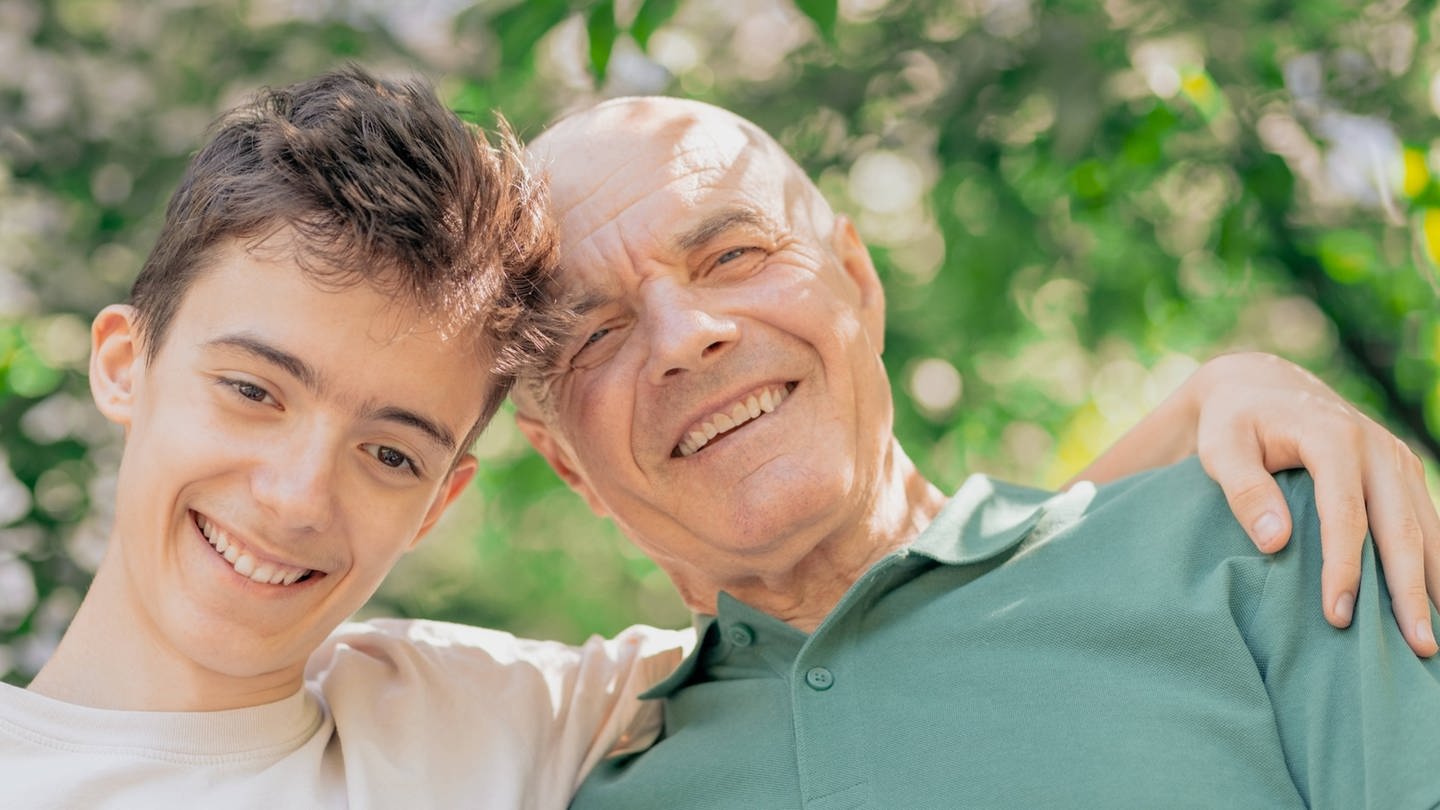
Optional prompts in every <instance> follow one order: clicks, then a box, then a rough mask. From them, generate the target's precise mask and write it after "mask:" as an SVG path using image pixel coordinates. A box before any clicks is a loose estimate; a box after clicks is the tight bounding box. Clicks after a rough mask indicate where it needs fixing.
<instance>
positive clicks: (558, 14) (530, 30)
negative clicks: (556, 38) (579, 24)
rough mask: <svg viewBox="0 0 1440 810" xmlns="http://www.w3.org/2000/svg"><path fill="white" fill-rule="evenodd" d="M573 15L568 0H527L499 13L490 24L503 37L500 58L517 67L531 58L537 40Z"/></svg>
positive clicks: (502, 61)
mask: <svg viewBox="0 0 1440 810" xmlns="http://www.w3.org/2000/svg"><path fill="white" fill-rule="evenodd" d="M569 15H570V4H569V3H567V2H565V0H534V1H533V2H532V0H527V1H526V2H523V3H519V4H517V5H514V6H512V7H510V8H508V9H506V10H505V11H503V12H501V13H500V14H497V15H495V17H494V18H493V19H492V20H491V22H490V25H491V27H492V29H493V30H494V32H495V36H497V37H499V39H500V61H501V64H502V65H505V66H506V67H513V66H515V65H520V64H523V63H525V62H528V61H530V60H531V59H532V58H533V57H534V55H535V43H537V42H539V41H540V38H541V37H543V36H545V35H546V34H547V33H549V32H550V29H552V28H554V27H555V26H557V25H559V24H560V23H561V22H562V21H564V19H565V18H566V17H568V16H569Z"/></svg>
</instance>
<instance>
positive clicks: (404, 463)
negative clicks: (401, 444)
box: [365, 444, 419, 475]
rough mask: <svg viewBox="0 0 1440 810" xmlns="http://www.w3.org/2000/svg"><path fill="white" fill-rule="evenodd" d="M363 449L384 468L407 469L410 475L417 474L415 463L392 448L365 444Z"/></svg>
mask: <svg viewBox="0 0 1440 810" xmlns="http://www.w3.org/2000/svg"><path fill="white" fill-rule="evenodd" d="M365 449H366V450H367V451H369V453H370V455H372V456H374V457H375V460H376V461H379V462H380V463H381V464H384V465H385V466H386V467H390V468H393V469H397V470H404V469H408V470H410V472H412V473H415V474H417V475H418V474H419V470H418V469H417V468H416V466H415V462H413V461H411V460H410V457H409V456H407V455H405V454H404V453H402V452H400V451H399V450H396V449H395V448H393V447H388V446H386V445H383V444H367V445H365Z"/></svg>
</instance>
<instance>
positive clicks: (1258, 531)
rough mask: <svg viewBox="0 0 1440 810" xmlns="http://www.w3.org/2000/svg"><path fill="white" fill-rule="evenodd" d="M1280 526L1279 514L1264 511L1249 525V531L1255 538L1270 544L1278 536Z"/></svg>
mask: <svg viewBox="0 0 1440 810" xmlns="http://www.w3.org/2000/svg"><path fill="white" fill-rule="evenodd" d="M1280 527H1281V523H1280V516H1279V515H1277V514H1275V513H1274V512H1266V513H1265V514H1263V515H1261V516H1260V517H1259V519H1257V520H1256V521H1255V523H1254V524H1253V525H1252V526H1251V527H1250V533H1251V534H1252V535H1254V537H1255V539H1256V540H1259V541H1260V542H1261V543H1264V544H1265V545H1266V546H1270V545H1274V543H1275V541H1276V540H1278V539H1279V538H1280Z"/></svg>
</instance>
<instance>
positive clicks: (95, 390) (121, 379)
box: [90, 304, 145, 429]
mask: <svg viewBox="0 0 1440 810" xmlns="http://www.w3.org/2000/svg"><path fill="white" fill-rule="evenodd" d="M144 364H145V357H144V352H143V351H142V350H141V348H140V335H139V330H138V327H137V326H136V320H135V308H134V307H131V306H127V305H125V304H111V305H110V306H108V307H105V308H104V309H102V310H100V314H99V315H96V316H95V320H94V321H92V322H91V323H90V396H91V397H93V398H94V399H95V407H96V408H99V409H100V413H102V414H104V415H105V418H106V419H109V420H110V421H111V422H114V423H115V424H117V425H120V426H122V427H124V428H127V429H128V428H129V427H130V418H131V415H132V406H133V405H134V396H135V385H136V381H137V379H138V378H139V377H140V376H141V375H143V374H144V373H145V369H144Z"/></svg>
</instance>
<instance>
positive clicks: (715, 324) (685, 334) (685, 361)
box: [645, 286, 740, 385]
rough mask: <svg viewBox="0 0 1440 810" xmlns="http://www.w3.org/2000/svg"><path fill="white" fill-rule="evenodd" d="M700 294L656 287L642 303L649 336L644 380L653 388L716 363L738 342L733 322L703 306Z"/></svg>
mask: <svg viewBox="0 0 1440 810" xmlns="http://www.w3.org/2000/svg"><path fill="white" fill-rule="evenodd" d="M703 298H704V294H703V293H697V292H695V291H692V290H688V289H685V288H682V287H678V286H669V287H659V288H657V289H654V290H652V291H651V294H650V295H648V296H647V300H646V301H645V308H646V320H647V321H648V322H649V323H648V324H647V327H648V329H649V331H650V335H651V338H650V339H651V347H650V357H649V360H648V361H647V364H646V373H645V376H646V378H647V379H648V380H649V381H650V382H651V383H652V384H655V385H659V384H662V383H664V382H665V381H666V379H667V378H671V377H674V376H676V375H678V374H681V373H683V372H687V371H695V370H698V369H700V368H702V367H703V366H705V365H706V364H707V363H710V362H711V361H713V360H716V359H718V358H719V357H720V355H722V354H724V353H725V351H726V350H728V349H729V348H730V347H731V346H733V345H735V343H736V341H738V340H739V338H740V326H739V324H738V323H737V322H736V321H735V319H734V318H732V317H730V316H729V315H726V314H724V313H722V312H719V311H717V310H715V309H714V308H713V307H707V306H705V302H704V300H703Z"/></svg>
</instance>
